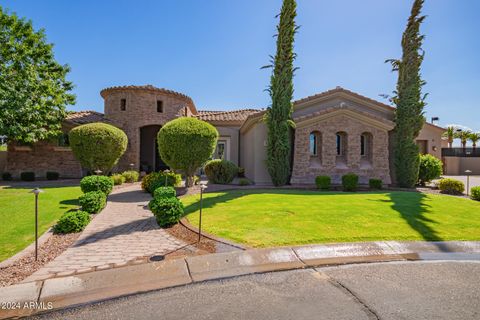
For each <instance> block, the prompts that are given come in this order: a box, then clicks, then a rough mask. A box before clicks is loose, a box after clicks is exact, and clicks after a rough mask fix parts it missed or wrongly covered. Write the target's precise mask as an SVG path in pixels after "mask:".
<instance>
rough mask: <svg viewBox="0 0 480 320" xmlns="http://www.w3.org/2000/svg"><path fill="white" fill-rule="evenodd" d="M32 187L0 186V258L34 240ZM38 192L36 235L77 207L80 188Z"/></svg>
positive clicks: (5, 257) (9, 254) (3, 258)
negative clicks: (37, 229) (37, 230)
mask: <svg viewBox="0 0 480 320" xmlns="http://www.w3.org/2000/svg"><path fill="white" fill-rule="evenodd" d="M31 189H32V188H10V187H0V261H3V260H5V259H7V258H9V257H11V256H13V255H14V254H15V253H17V252H19V251H20V250H22V249H24V248H26V247H27V246H28V245H29V244H30V243H32V242H33V241H34V239H35V201H34V199H35V198H34V195H33V194H32V193H29V191H30V190H31ZM42 190H44V191H45V192H44V193H41V194H40V195H39V208H38V210H39V217H38V228H39V236H40V235H41V234H43V233H44V232H45V231H46V230H47V229H48V228H49V227H50V226H52V225H54V224H55V223H56V221H57V220H58V218H60V216H61V215H62V214H63V213H64V212H66V211H68V210H70V209H71V208H75V207H76V206H78V202H77V198H78V196H80V195H81V191H80V187H58V188H42Z"/></svg>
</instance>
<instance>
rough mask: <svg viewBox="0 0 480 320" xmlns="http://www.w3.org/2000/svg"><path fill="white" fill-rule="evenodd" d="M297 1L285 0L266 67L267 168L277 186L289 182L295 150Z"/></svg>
mask: <svg viewBox="0 0 480 320" xmlns="http://www.w3.org/2000/svg"><path fill="white" fill-rule="evenodd" d="M296 6H297V4H296V1H295V0H284V1H283V5H282V9H281V12H280V22H279V24H278V26H277V31H278V35H277V52H276V55H275V58H272V61H271V62H272V63H271V65H269V66H266V68H273V72H272V76H271V77H270V86H269V88H268V90H267V91H268V92H269V94H270V97H271V99H272V104H271V106H270V107H268V108H267V112H266V114H265V123H266V125H267V130H268V135H267V168H268V173H269V174H270V177H271V178H272V182H273V184H274V185H275V186H281V185H284V184H287V183H288V180H289V178H290V162H291V152H292V150H291V149H292V142H291V140H292V128H294V123H293V121H292V109H293V106H292V98H293V75H294V72H295V68H294V67H293V61H294V60H295V53H294V52H293V43H294V37H295V33H296V32H297V26H296V25H295V17H296V15H297V14H296Z"/></svg>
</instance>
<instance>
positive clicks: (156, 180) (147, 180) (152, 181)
mask: <svg viewBox="0 0 480 320" xmlns="http://www.w3.org/2000/svg"><path fill="white" fill-rule="evenodd" d="M165 180H167V186H170V187H178V186H179V185H180V184H181V183H182V176H181V175H179V174H176V173H175V172H173V171H170V172H168V173H165V172H152V173H149V174H147V175H146V176H144V177H143V179H142V189H143V190H145V191H146V192H149V193H151V194H153V192H154V191H155V189H157V188H158V187H165Z"/></svg>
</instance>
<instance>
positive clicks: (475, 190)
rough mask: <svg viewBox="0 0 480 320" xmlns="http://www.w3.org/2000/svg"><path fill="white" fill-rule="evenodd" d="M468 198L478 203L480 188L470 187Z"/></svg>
mask: <svg viewBox="0 0 480 320" xmlns="http://www.w3.org/2000/svg"><path fill="white" fill-rule="evenodd" d="M470 198H472V200H477V201H480V187H472V188H471V189H470Z"/></svg>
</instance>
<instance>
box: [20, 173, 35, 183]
mask: <svg viewBox="0 0 480 320" xmlns="http://www.w3.org/2000/svg"><path fill="white" fill-rule="evenodd" d="M20 179H21V180H22V181H35V172H22V173H20Z"/></svg>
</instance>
